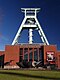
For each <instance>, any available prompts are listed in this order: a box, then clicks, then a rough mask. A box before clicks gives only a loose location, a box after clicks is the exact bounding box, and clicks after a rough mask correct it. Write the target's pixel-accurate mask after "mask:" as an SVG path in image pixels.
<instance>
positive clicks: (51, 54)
mask: <svg viewBox="0 0 60 80" xmlns="http://www.w3.org/2000/svg"><path fill="white" fill-rule="evenodd" d="M22 60H26V61H28V62H29V61H40V60H41V61H42V64H43V65H47V63H48V62H49V63H50V64H51V65H55V67H56V68H57V69H60V51H57V46H56V45H42V44H32V45H31V44H22V45H21V44H20V45H13V46H12V45H6V46H5V51H0V68H19V66H18V65H17V64H16V63H17V62H21V61H22Z"/></svg>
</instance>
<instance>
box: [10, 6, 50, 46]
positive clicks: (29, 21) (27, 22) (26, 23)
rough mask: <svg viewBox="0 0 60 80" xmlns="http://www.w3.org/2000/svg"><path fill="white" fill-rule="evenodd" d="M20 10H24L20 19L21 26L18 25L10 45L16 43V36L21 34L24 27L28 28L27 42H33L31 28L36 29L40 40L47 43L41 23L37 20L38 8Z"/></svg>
mask: <svg viewBox="0 0 60 80" xmlns="http://www.w3.org/2000/svg"><path fill="white" fill-rule="evenodd" d="M21 10H22V12H24V14H25V17H24V19H23V21H22V24H21V26H20V27H19V30H18V32H17V34H16V36H15V38H14V40H13V42H12V45H15V44H16V43H18V38H19V37H20V35H21V31H22V29H24V28H27V29H29V44H32V43H33V33H32V32H33V30H34V29H36V30H37V31H38V32H39V34H40V37H41V40H42V42H43V43H44V44H46V45H49V42H48V40H47V38H46V36H45V34H44V32H43V30H42V28H41V25H40V24H39V22H38V19H37V13H38V12H39V10H40V8H21Z"/></svg>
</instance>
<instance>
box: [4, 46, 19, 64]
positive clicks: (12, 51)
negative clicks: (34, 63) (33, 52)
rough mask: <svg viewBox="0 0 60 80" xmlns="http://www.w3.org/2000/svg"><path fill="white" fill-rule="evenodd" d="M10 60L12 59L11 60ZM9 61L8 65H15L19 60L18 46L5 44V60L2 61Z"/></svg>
mask: <svg viewBox="0 0 60 80" xmlns="http://www.w3.org/2000/svg"><path fill="white" fill-rule="evenodd" d="M11 60H12V61H11ZM9 61H11V63H10V65H16V62H18V61H19V46H18V45H15V46H11V45H7V46H5V60H4V63H6V62H9Z"/></svg>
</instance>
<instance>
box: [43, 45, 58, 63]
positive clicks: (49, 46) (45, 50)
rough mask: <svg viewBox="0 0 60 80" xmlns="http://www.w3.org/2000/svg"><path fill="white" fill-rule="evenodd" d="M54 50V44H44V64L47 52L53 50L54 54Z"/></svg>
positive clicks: (55, 49)
mask: <svg viewBox="0 0 60 80" xmlns="http://www.w3.org/2000/svg"><path fill="white" fill-rule="evenodd" d="M56 51H57V48H56V45H45V46H44V64H46V59H47V57H46V54H47V52H54V56H56Z"/></svg>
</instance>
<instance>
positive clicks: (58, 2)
mask: <svg viewBox="0 0 60 80" xmlns="http://www.w3.org/2000/svg"><path fill="white" fill-rule="evenodd" d="M27 7H28V8H30V7H33V8H41V11H40V12H39V13H38V20H39V22H40V24H41V27H42V29H43V31H44V33H45V35H46V37H47V39H48V41H49V43H50V44H55V45H57V48H58V49H60V0H0V50H4V48H5V45H9V44H11V43H12V41H13V39H14V37H15V35H16V32H17V30H18V28H19V26H20V24H21V22H22V20H23V17H24V14H23V13H22V12H21V8H27ZM34 35H35V36H34V42H36V43H39V42H41V40H40V36H39V34H38V32H37V31H36V32H34ZM27 36H28V33H27V30H24V31H23V32H22V34H21V38H20V42H22V43H25V42H27V41H28V38H27Z"/></svg>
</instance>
